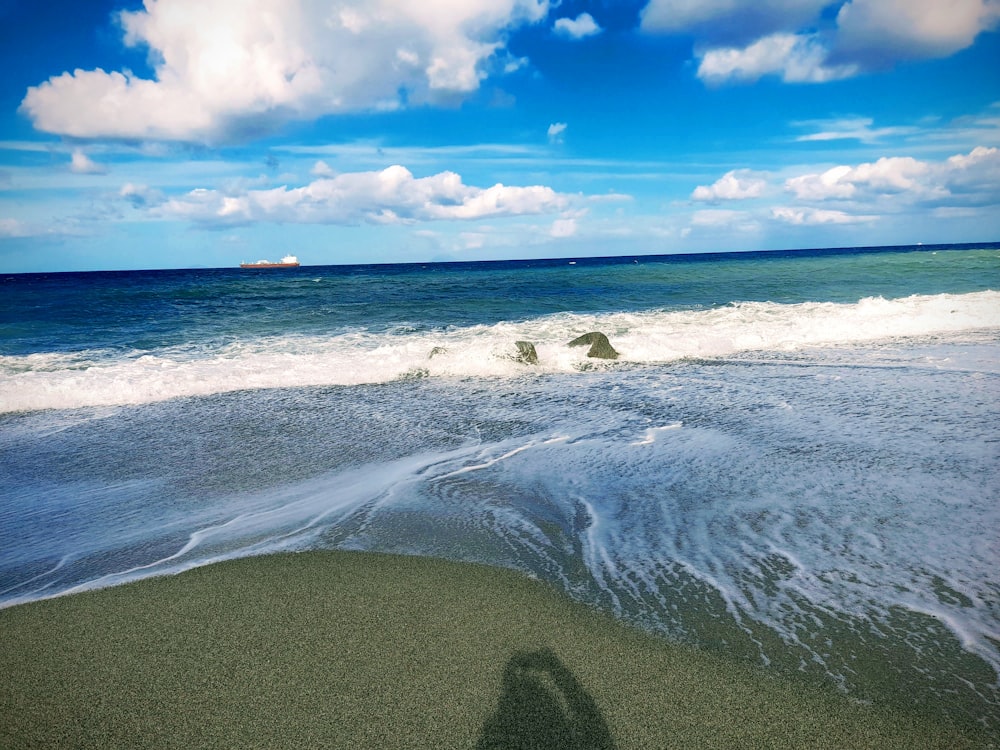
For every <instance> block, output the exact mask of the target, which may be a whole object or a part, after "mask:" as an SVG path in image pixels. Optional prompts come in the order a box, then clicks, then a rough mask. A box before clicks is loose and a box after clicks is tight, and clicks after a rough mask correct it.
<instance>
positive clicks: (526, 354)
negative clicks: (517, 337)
mask: <svg viewBox="0 0 1000 750" xmlns="http://www.w3.org/2000/svg"><path fill="white" fill-rule="evenodd" d="M514 346H516V347H517V356H516V357H514V361H515V362H523V363H524V364H526V365H537V364H538V352H536V351H535V345H534V344H532V343H531V342H530V341H515V342H514Z"/></svg>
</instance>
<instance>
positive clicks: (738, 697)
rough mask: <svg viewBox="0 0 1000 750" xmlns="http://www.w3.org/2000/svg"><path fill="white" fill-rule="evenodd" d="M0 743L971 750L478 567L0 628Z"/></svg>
mask: <svg viewBox="0 0 1000 750" xmlns="http://www.w3.org/2000/svg"><path fill="white" fill-rule="evenodd" d="M0 674H2V675H3V679H2V680H0V747H4V748H11V749H14V748H28V747H101V748H119V747H120V748H126V747H127V748H137V747H149V748H153V747H156V748H166V747H184V748H201V747H206V748H207V747H260V748H283V747H296V748H315V747H343V748H425V747H435V748H452V747H454V748H484V749H485V748H500V747H538V748H543V747H545V748H551V747H570V748H611V747H614V748H650V747H671V748H687V747H690V748H729V747H772V748H803V747H810V748H913V747H921V748H965V747H968V748H974V747H986V746H988V745H987V740H986V739H985V738H984V737H982V736H980V735H978V734H977V733H976V732H975V731H974V730H973V729H971V728H968V727H952V726H947V725H942V724H940V723H938V722H935V721H934V720H932V719H930V718H927V717H921V716H917V715H914V714H911V713H907V712H900V711H895V710H891V709H890V708H888V707H883V706H878V705H863V704H861V703H859V702H856V701H853V700H851V699H849V698H847V697H846V696H843V695H841V694H839V693H837V692H836V691H835V690H834V689H833V688H832V687H830V686H828V685H820V684H815V683H813V682H810V681H808V680H806V679H805V678H804V677H800V676H798V675H783V674H778V673H776V672H774V671H768V670H764V669H762V668H760V667H759V666H756V665H754V664H750V663H747V662H743V661H739V660H735V659H733V660H729V659H726V658H724V657H722V656H719V655H717V654H709V653H705V652H701V651H698V650H695V649H692V648H688V647H686V646H683V645H678V644H673V643H668V642H666V641H664V640H663V639H661V638H657V637H654V636H651V635H648V634H645V633H642V632H640V631H637V630H635V629H633V628H630V627H627V626H625V625H623V624H621V623H619V622H617V621H615V620H613V619H612V618H610V617H608V616H606V615H603V614H601V613H598V612H595V611H593V610H591V609H589V608H587V607H585V606H583V605H580V604H577V603H574V602H572V601H570V600H569V599H567V598H566V597H565V596H564V595H562V594H561V593H559V592H557V591H555V590H553V589H552V588H551V587H549V586H548V585H546V584H543V583H540V582H537V581H532V580H530V579H527V578H525V577H523V576H520V575H518V574H516V573H513V572H510V571H506V570H499V569H495V568H490V567H485V566H480V565H468V564H460V563H453V562H444V561H440V560H434V559H429V558H415V557H400V556H391V555H377V554H370V553H356V552H309V553H300V554H285V555H273V556H266V557H257V558H249V559H242V560H235V561H231V562H225V563H219V564H216V565H211V566H207V567H203V568H197V569H194V570H191V571H188V572H186V573H183V574H180V575H176V576H168V577H162V578H153V579H148V580H145V581H140V582H137V583H133V584H128V585H125V586H120V587H116V588H111V589H105V590H101V591H92V592H86V593H83V594H77V595H72V596H66V597H61V598H58V599H52V600H48V601H41V602H34V603H31V604H26V605H21V606H17V607H12V608H9V609H6V610H2V611H0Z"/></svg>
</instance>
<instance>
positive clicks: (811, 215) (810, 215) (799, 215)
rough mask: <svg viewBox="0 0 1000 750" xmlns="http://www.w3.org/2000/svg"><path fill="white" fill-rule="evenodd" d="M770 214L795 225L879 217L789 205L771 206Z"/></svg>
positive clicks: (847, 222)
mask: <svg viewBox="0 0 1000 750" xmlns="http://www.w3.org/2000/svg"><path fill="white" fill-rule="evenodd" d="M771 216H772V217H773V218H775V219H777V220H778V221H781V222H784V223H785V224H794V225H796V226H816V225H822V224H863V223H866V222H869V221H876V220H877V219H878V218H879V217H878V216H872V215H870V214H849V213H846V212H845V211H831V210H829V209H822V208H792V207H789V206H777V207H775V208H772V209H771Z"/></svg>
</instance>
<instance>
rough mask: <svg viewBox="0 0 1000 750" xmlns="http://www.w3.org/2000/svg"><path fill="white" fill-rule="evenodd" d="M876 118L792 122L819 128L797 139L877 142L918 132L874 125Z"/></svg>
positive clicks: (907, 128) (903, 128) (803, 140)
mask: <svg viewBox="0 0 1000 750" xmlns="http://www.w3.org/2000/svg"><path fill="white" fill-rule="evenodd" d="M874 122H875V121H874V120H872V118H870V117H844V118H838V119H832V120H804V121H801V122H795V123H792V124H793V125H794V126H797V127H801V128H818V130H816V131H815V132H812V133H807V134H805V135H800V136H799V137H798V138H796V139H795V140H796V141H801V142H810V141H845V140H856V141H860V142H861V143H877V142H878V141H880V140H882V139H884V138H891V137H893V136H905V135H910V134H913V133H916V132H918V129H917V128H915V127H910V126H901V125H897V126H889V127H881V128H875V127H872V125H873V124H874Z"/></svg>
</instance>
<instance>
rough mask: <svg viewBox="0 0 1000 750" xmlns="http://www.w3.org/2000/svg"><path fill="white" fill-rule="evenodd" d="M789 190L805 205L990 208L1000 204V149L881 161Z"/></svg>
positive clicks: (791, 184)
mask: <svg viewBox="0 0 1000 750" xmlns="http://www.w3.org/2000/svg"><path fill="white" fill-rule="evenodd" d="M785 189H786V190H787V191H788V192H790V193H792V194H794V195H795V197H796V198H798V199H800V200H806V201H827V200H863V199H870V198H875V197H878V196H891V195H902V196H905V197H906V198H907V199H908V200H921V201H948V200H951V201H956V200H957V201H973V202H978V203H989V202H992V201H998V200H1000V149H996V148H987V147H984V146H978V147H976V148H974V149H973V150H972V151H970V152H969V153H968V154H957V155H955V156H952V157H950V158H948V159H946V160H944V161H941V162H928V161H921V160H918V159H914V158H913V157H910V156H902V157H883V158H881V159H879V160H878V161H875V162H869V163H864V164H858V165H857V166H853V167H852V166H847V165H840V166H836V167H832V168H830V169H827V170H825V171H823V172H818V173H808V174H803V175H799V176H797V177H791V178H789V179H788V180H786V181H785Z"/></svg>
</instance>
